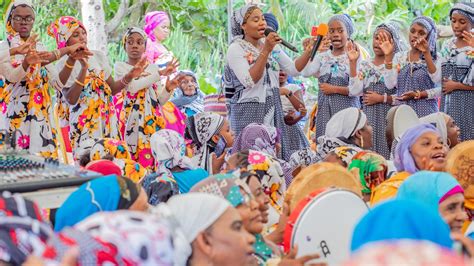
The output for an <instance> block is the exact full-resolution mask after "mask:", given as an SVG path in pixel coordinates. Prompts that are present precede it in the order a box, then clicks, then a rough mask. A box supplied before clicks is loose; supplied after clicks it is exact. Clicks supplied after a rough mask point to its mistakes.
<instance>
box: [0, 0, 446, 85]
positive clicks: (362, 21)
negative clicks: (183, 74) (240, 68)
mask: <svg viewBox="0 0 474 266" xmlns="http://www.w3.org/2000/svg"><path fill="white" fill-rule="evenodd" d="M103 1H104V2H103V4H104V9H105V10H106V19H107V20H109V19H111V18H112V17H113V16H114V14H115V12H116V11H117V9H118V7H119V5H120V0H103ZM138 1H140V0H130V2H131V3H130V5H133V4H136V3H142V2H143V0H142V2H138ZM9 2H10V0H0V11H2V14H3V13H4V12H5V9H6V8H7V6H8V3H9ZM33 2H34V3H35V4H36V6H37V19H36V23H35V26H34V31H35V32H37V33H39V34H40V36H41V40H42V42H43V43H44V44H45V45H46V46H47V47H49V48H50V49H54V47H55V44H54V40H53V39H52V38H51V37H49V36H48V35H47V34H46V28H47V26H48V25H49V24H50V23H51V21H53V20H54V19H56V18H57V17H59V16H62V15H70V16H76V17H77V16H80V3H79V0H33ZM263 2H264V3H265V4H266V5H265V7H263V10H264V11H266V12H268V11H270V12H273V13H274V14H276V15H277V17H278V19H279V21H280V25H281V29H280V32H279V33H280V35H282V36H283V37H284V38H285V39H286V40H288V41H290V42H291V43H293V44H295V45H297V46H301V41H302V40H303V39H304V38H306V37H308V36H309V33H310V30H311V27H312V26H314V25H318V24H319V23H322V22H326V21H327V20H328V19H329V17H330V16H332V15H333V14H336V13H341V12H343V13H347V14H349V15H351V16H352V17H353V18H354V21H355V22H356V27H357V33H356V35H355V39H356V40H357V41H359V43H363V44H367V43H370V38H371V34H372V32H373V30H374V28H375V27H376V26H377V25H378V24H380V23H381V22H387V21H392V22H396V23H398V24H399V26H400V27H401V28H402V29H404V30H405V31H406V30H407V28H408V26H409V23H410V21H411V20H412V19H413V17H414V13H413V11H415V10H420V11H421V12H422V13H423V14H424V15H427V16H431V17H432V18H434V19H435V20H436V21H437V22H438V23H439V24H446V25H448V23H449V9H450V7H451V6H452V4H453V1H452V0H431V1H425V0H332V1H325V0H267V1H263ZM227 4H228V2H227V0H159V1H158V0H149V1H148V2H146V1H145V3H144V4H142V5H141V6H140V7H139V8H138V9H136V10H134V11H133V12H131V14H130V15H129V16H127V17H126V18H125V19H124V20H123V21H122V23H121V25H120V27H119V28H118V29H117V30H116V31H114V32H113V33H111V34H109V44H108V49H109V58H110V59H111V61H113V62H115V61H116V60H124V59H125V54H124V51H123V49H122V47H121V45H120V38H121V35H122V34H123V32H124V31H125V29H126V28H127V27H129V26H142V25H143V17H144V14H145V13H146V12H148V11H152V10H165V11H167V12H168V14H170V15H171V16H172V33H171V36H170V38H169V39H168V40H166V42H165V45H166V46H167V47H168V48H169V49H170V50H171V51H173V53H174V54H175V56H176V57H177V58H178V59H179V61H180V63H181V68H182V69H192V70H194V71H195V72H197V74H198V75H199V77H200V79H199V83H200V86H201V88H202V89H203V91H204V92H206V93H211V92H214V91H216V89H217V88H218V87H219V85H220V76H221V73H222V71H223V67H224V62H225V54H226V49H227ZM243 4H244V1H243V0H234V1H233V7H234V8H238V7H240V6H242V5H243ZM0 36H1V37H0V38H3V36H4V25H3V20H2V22H1V23H0ZM366 47H369V45H366ZM289 53H290V55H294V54H292V52H289ZM113 62H111V63H113Z"/></svg>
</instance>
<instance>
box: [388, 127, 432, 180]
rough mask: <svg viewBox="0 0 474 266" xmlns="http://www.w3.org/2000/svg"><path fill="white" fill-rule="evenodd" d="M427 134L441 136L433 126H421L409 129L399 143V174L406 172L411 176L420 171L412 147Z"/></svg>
mask: <svg viewBox="0 0 474 266" xmlns="http://www.w3.org/2000/svg"><path fill="white" fill-rule="evenodd" d="M426 132H433V133H436V135H439V131H438V130H437V129H436V128H435V127H434V126H433V125H431V124H420V125H417V126H414V127H412V128H410V129H408V130H407V131H406V132H405V133H404V134H403V136H402V138H401V139H400V142H398V144H397V147H396V148H395V158H394V163H395V167H396V168H397V170H398V171H399V172H402V171H406V172H409V173H411V174H413V173H415V172H417V171H419V170H420V169H418V168H417V167H416V163H415V159H413V156H412V155H411V150H410V149H411V146H412V145H413V144H414V143H415V141H416V140H417V139H418V138H419V137H420V136H421V135H423V134H425V133H426Z"/></svg>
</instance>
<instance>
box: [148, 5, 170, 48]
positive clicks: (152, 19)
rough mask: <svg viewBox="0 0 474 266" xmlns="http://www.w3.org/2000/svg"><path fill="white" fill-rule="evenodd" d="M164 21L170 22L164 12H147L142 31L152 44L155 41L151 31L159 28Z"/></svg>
mask: <svg viewBox="0 0 474 266" xmlns="http://www.w3.org/2000/svg"><path fill="white" fill-rule="evenodd" d="M166 20H170V18H169V16H168V14H166V12H164V11H153V12H148V13H147V14H146V15H145V27H143V30H144V31H145V33H146V35H148V38H150V40H152V41H153V42H154V41H156V37H155V34H154V33H153V31H154V30H155V28H156V27H157V26H159V25H160V24H161V23H163V22H165V21H166Z"/></svg>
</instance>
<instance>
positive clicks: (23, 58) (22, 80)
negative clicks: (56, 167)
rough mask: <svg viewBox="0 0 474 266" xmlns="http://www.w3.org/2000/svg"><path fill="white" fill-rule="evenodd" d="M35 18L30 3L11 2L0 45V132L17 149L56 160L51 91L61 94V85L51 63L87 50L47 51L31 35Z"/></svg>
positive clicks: (59, 49)
mask: <svg viewBox="0 0 474 266" xmlns="http://www.w3.org/2000/svg"><path fill="white" fill-rule="evenodd" d="M35 16H36V15H35V11H34V8H33V4H32V3H31V1H29V0H15V1H12V2H11V3H10V5H9V6H8V9H7V12H6V14H5V27H6V30H5V31H6V35H7V39H6V40H5V41H2V42H1V43H0V55H1V57H0V75H4V76H5V80H4V84H3V86H4V89H3V91H2V94H3V96H0V98H2V99H3V103H2V106H1V109H3V110H2V112H3V113H2V114H1V115H2V116H3V119H5V120H3V123H4V125H2V126H0V128H1V129H6V130H7V131H8V132H9V133H10V134H13V135H14V136H15V135H16V136H15V139H14V140H13V141H14V142H15V145H16V146H17V147H18V148H20V149H24V150H27V151H28V152H30V153H32V154H37V155H40V156H44V157H53V158H57V155H58V154H57V140H56V130H55V128H54V126H53V125H54V120H53V118H52V113H53V112H52V100H51V95H50V88H51V87H53V88H55V89H57V90H61V87H62V83H61V81H60V79H59V77H58V73H57V71H56V69H55V68H54V66H53V65H51V64H50V63H52V62H54V61H56V60H58V59H60V58H61V57H62V56H63V55H65V54H68V55H71V54H74V53H75V52H76V50H78V49H80V48H83V47H84V46H83V45H82V44H78V45H74V46H70V47H58V49H57V50H55V51H53V52H48V51H46V48H45V47H44V46H43V45H42V44H41V43H39V42H36V40H35V39H36V36H34V34H32V29H33V24H34V22H35V18H36V17H35ZM0 86H1V85H0ZM5 109H6V110H5Z"/></svg>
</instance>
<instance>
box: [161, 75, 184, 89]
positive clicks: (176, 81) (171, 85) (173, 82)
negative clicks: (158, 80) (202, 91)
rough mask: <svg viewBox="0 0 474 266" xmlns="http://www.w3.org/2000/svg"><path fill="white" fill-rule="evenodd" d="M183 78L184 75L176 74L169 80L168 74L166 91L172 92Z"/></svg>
mask: <svg viewBox="0 0 474 266" xmlns="http://www.w3.org/2000/svg"><path fill="white" fill-rule="evenodd" d="M183 79H184V75H182V74H179V75H177V76H176V77H174V78H173V79H171V80H170V77H169V76H168V77H167V78H166V85H165V89H166V91H168V92H169V93H171V92H173V91H174V90H175V89H176V88H177V87H178V86H179V84H181V81H182V80H183Z"/></svg>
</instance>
